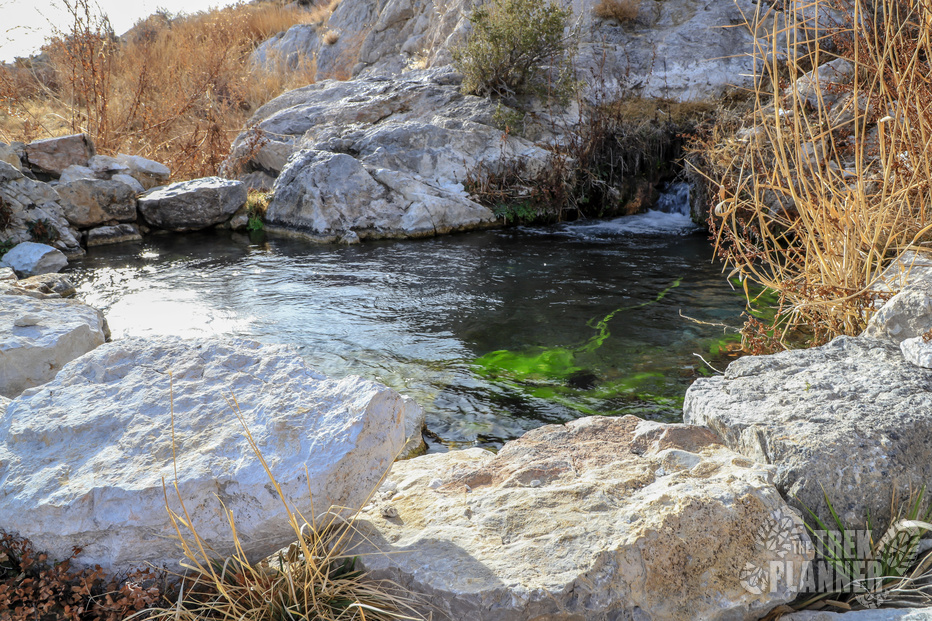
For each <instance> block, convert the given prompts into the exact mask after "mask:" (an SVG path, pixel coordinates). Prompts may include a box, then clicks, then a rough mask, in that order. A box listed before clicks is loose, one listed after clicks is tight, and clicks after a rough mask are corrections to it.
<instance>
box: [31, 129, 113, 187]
mask: <svg viewBox="0 0 932 621" xmlns="http://www.w3.org/2000/svg"><path fill="white" fill-rule="evenodd" d="M25 152H26V164H27V165H28V166H29V168H30V169H32V171H33V172H35V173H38V174H44V175H49V176H51V177H55V178H58V177H60V176H61V174H62V172H64V170H65V169H66V168H68V167H69V166H72V165H78V166H85V165H87V161H88V160H89V159H91V157H93V156H94V154H95V153H96V150H95V148H94V143H93V141H92V140H91V139H90V137H89V136H87V135H86V134H73V135H71V136H60V137H57V138H46V139H45V140H36V141H35V142H30V143H29V144H27V145H26V147H25Z"/></svg>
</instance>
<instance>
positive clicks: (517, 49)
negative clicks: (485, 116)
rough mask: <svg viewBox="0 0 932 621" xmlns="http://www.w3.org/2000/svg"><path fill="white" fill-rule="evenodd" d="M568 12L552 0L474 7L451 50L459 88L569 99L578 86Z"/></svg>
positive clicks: (509, 0)
mask: <svg viewBox="0 0 932 621" xmlns="http://www.w3.org/2000/svg"><path fill="white" fill-rule="evenodd" d="M572 15H573V11H572V9H570V8H563V7H561V6H560V5H559V4H558V3H557V2H555V1H553V0H491V2H489V3H487V4H483V5H481V6H478V7H476V8H475V9H474V10H473V12H472V13H471V14H470V16H469V21H470V23H471V24H472V32H471V33H470V35H469V37H468V39H467V41H466V42H465V43H464V44H463V45H460V46H457V47H454V48H453V50H452V54H453V63H454V65H455V66H456V68H457V69H458V70H459V71H460V72H461V73H462V74H463V91H464V92H466V93H470V94H474V95H485V96H489V95H494V96H497V97H502V98H511V99H513V98H521V97H526V96H544V97H547V98H556V99H558V100H560V101H563V102H565V101H566V100H568V99H569V98H570V97H572V95H573V93H574V92H575V88H576V80H575V75H574V71H573V67H572V63H571V59H572V56H573V54H574V52H575V50H576V46H577V41H576V35H575V33H574V32H573V31H572V28H571V24H570V19H571V17H572Z"/></svg>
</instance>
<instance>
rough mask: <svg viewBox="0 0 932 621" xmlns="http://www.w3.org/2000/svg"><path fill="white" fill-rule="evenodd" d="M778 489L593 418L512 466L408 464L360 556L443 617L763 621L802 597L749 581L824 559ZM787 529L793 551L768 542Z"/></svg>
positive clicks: (710, 456) (706, 441) (545, 433)
mask: <svg viewBox="0 0 932 621" xmlns="http://www.w3.org/2000/svg"><path fill="white" fill-rule="evenodd" d="M769 479H770V472H769V471H768V469H766V468H764V467H761V466H759V465H757V464H754V463H752V462H751V461H750V460H748V459H745V458H742V457H740V456H738V455H736V454H735V453H733V452H731V451H729V450H727V449H726V448H724V447H723V446H721V445H720V444H719V443H718V439H717V438H716V437H715V435H714V434H712V433H711V432H709V431H708V430H707V429H702V428H698V427H691V426H687V425H664V424H659V423H654V422H648V421H643V420H641V419H638V418H636V417H634V416H626V417H623V418H610V417H592V418H584V419H580V420H576V421H573V422H571V423H568V424H567V425H565V426H563V425H548V426H546V427H542V428H539V429H535V430H533V431H530V432H528V433H527V434H526V435H525V436H523V437H522V438H520V439H518V440H515V441H513V442H509V443H508V444H506V445H505V446H504V447H502V449H501V450H500V451H499V453H498V454H497V455H495V454H493V453H491V452H488V451H485V450H482V449H469V450H463V451H451V452H449V453H442V454H432V455H425V456H423V457H416V458H414V459H411V460H408V461H403V462H397V463H396V464H395V465H394V466H393V468H392V472H391V475H390V476H389V479H388V480H387V481H386V483H385V484H384V485H383V486H382V488H381V489H380V490H379V492H378V493H377V494H376V496H375V498H374V502H373V504H372V505H370V506H369V507H367V508H366V510H365V511H364V512H363V513H362V516H361V520H360V521H359V522H358V523H357V526H358V529H359V539H360V540H357V543H358V546H356V547H354V548H352V551H351V553H352V554H354V555H355V554H359V557H358V558H359V562H360V563H361V564H363V565H364V567H365V570H366V571H367V572H368V573H369V574H370V575H371V576H372V577H375V578H388V579H390V580H393V581H394V582H395V583H397V584H399V585H401V586H402V587H403V588H404V589H406V590H409V591H412V592H414V593H416V594H419V595H421V596H422V597H423V601H424V602H425V603H428V604H430V609H429V610H425V611H424V612H425V613H427V612H431V613H433V615H434V618H443V619H446V618H449V619H470V620H474V621H481V620H485V619H488V620H494V621H511V620H521V619H548V620H552V621H559V620H566V621H571V620H577V619H589V620H593V621H598V620H608V619H644V620H647V619H663V620H681V619H757V618H759V617H760V616H763V614H765V613H766V612H767V611H768V610H770V609H771V608H773V607H774V606H776V605H778V604H780V603H781V602H786V601H788V600H791V599H793V597H794V595H795V593H796V590H795V587H790V586H789V585H787V584H786V583H785V581H783V580H782V579H780V578H779V577H778V576H777V575H776V574H770V573H769V571H768V575H767V576H765V577H764V580H765V582H762V583H759V584H756V585H754V586H745V585H743V584H742V580H745V579H746V577H747V575H748V574H747V573H743V571H745V570H747V569H748V568H763V567H767V568H769V567H770V561H771V560H774V561H776V560H777V558H778V554H785V557H784V558H783V561H785V562H787V563H792V564H796V563H798V564H799V566H800V567H802V565H803V564H804V563H805V562H806V561H807V560H809V559H810V558H811V557H812V553H813V551H812V548H811V544H810V543H809V539H808V536H807V535H806V534H805V531H804V529H803V527H802V522H801V520H800V519H799V517H798V516H797V515H795V514H794V513H793V512H792V511H791V510H789V508H788V507H787V506H786V504H785V503H784V502H783V500H782V499H781V498H780V495H779V494H778V493H777V491H776V489H774V487H773V486H772V484H771V483H770V481H769ZM775 515H778V516H781V518H783V519H784V520H785V523H784V525H785V526H787V527H788V531H787V534H788V535H790V539H792V540H793V542H794V543H793V545H790V546H788V547H787V548H786V549H783V548H780V549H769V550H768V549H767V546H765V545H764V543H765V542H763V541H758V539H759V535H758V529H763V530H766V529H767V528H769V525H770V524H771V523H773V520H774V516H775ZM362 538H365V541H361V539H362ZM783 561H779V562H783ZM797 575H798V574H797ZM771 579H772V580H773V581H772V583H771V582H769V580H771ZM752 591H753V592H752ZM425 607H426V606H425Z"/></svg>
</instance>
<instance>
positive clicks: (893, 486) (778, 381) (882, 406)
mask: <svg viewBox="0 0 932 621" xmlns="http://www.w3.org/2000/svg"><path fill="white" fill-rule="evenodd" d="M683 413H684V414H683V418H684V420H685V421H686V422H688V423H691V424H694V425H705V426H707V427H709V428H710V429H712V430H714V431H716V432H717V433H719V434H720V435H721V436H722V438H724V440H725V443H726V444H727V445H728V446H729V447H731V448H732V449H734V450H736V451H738V452H740V453H742V454H744V455H747V456H748V457H749V458H751V459H754V460H756V461H759V462H761V463H767V464H773V465H774V466H775V467H776V479H775V481H776V485H777V487H778V489H779V490H780V492H781V493H782V494H783V495H784V496H785V497H786V498H793V499H797V498H798V499H799V501H801V502H802V503H803V504H804V505H805V506H807V507H809V508H810V509H812V510H813V511H815V512H816V513H818V514H819V515H820V516H822V518H823V519H826V520H827V521H828V523H833V522H832V520H831V517H830V516H829V514H828V510H827V506H826V504H825V500H824V497H823V488H824V490H825V492H826V493H827V494H828V497H829V499H830V500H831V502H832V504H833V506H834V507H835V509H836V510H837V512H838V514H839V515H840V516H841V517H842V518H843V519H844V520H845V523H846V524H848V525H850V526H851V527H852V528H862V527H863V526H864V524H865V518H866V516H867V513H868V512H870V516H871V518H872V520H873V522H874V524H875V527H876V528H879V529H882V528H883V527H884V525H885V524H886V523H887V521H888V520H889V519H890V504H891V498H892V497H893V495H894V493H895V494H896V496H897V498H899V499H901V500H902V499H905V498H909V496H910V493H911V491H915V490H918V489H920V487H921V486H922V485H926V484H928V482H929V481H932V460H930V459H929V455H930V454H932V371H929V370H925V369H920V368H917V367H915V366H913V365H911V364H909V363H908V362H907V361H906V360H904V359H903V356H902V354H901V352H900V348H899V347H897V345H895V344H894V343H892V342H890V341H887V340H877V339H872V338H865V337H858V338H853V337H844V336H843V337H838V338H836V339H835V340H834V341H832V342H831V343H829V344H827V345H824V346H822V347H816V348H812V349H806V350H794V351H787V352H781V353H779V354H774V355H771V356H747V357H744V358H741V359H739V360H737V361H735V362H733V363H731V364H730V365H729V366H728V369H727V370H726V372H725V374H724V375H723V376H718V377H713V378H705V379H699V380H696V382H695V383H694V384H693V385H692V386H690V388H689V390H688V391H687V392H686V399H685V403H684V406H683ZM793 502H794V503H795V501H793ZM796 506H800V505H799V504H797V505H796Z"/></svg>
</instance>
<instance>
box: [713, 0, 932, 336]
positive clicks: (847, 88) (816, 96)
mask: <svg viewBox="0 0 932 621" xmlns="http://www.w3.org/2000/svg"><path fill="white" fill-rule="evenodd" d="M821 3H822V0H814V1H813V2H809V3H807V7H809V8H811V9H812V10H818V8H819V6H820V4H821ZM761 6H762V7H763V6H764V5H761ZM865 6H866V5H864V4H863V3H859V2H851V3H848V4H844V3H839V4H837V5H833V6H832V8H834V9H837V10H840V11H842V12H843V13H844V15H845V17H846V19H844V20H842V23H841V24H840V25H839V26H838V27H837V28H835V29H834V30H832V31H831V32H830V35H829V36H830V37H831V40H832V43H833V44H834V47H835V49H837V55H838V56H840V57H842V58H845V59H847V60H848V61H850V62H851V63H852V64H853V65H854V67H855V69H854V71H853V72H852V73H851V75H850V77H849V78H847V79H845V80H841V79H839V80H835V82H836V84H834V85H832V86H830V87H828V88H825V89H821V90H818V91H809V90H807V89H806V88H805V84H804V83H802V82H798V81H797V78H799V77H801V76H802V75H803V74H804V73H805V72H806V71H807V70H809V68H810V67H813V66H819V65H822V64H824V63H825V62H827V61H830V60H832V59H833V57H834V56H829V55H828V54H826V53H824V52H820V51H819V50H812V49H810V48H808V47H807V46H805V45H802V42H800V41H798V40H797V39H796V36H797V33H798V32H800V31H801V28H800V29H798V28H797V27H798V26H802V24H801V23H800V22H799V21H798V20H795V19H794V18H793V15H795V14H794V13H792V12H788V14H787V21H788V23H786V24H785V26H784V27H783V28H782V29H780V27H779V26H777V25H775V26H774V27H773V28H772V29H771V31H770V32H769V33H768V34H767V36H764V37H761V38H759V39H758V41H757V44H758V54H757V56H758V63H759V65H758V66H759V68H760V72H761V73H762V74H763V75H764V79H763V80H761V83H760V86H759V87H758V88H757V90H756V92H755V93H754V110H753V112H752V113H751V114H750V115H749V116H748V118H747V119H746V121H745V127H744V129H743V130H741V131H740V132H738V133H736V134H733V135H730V136H719V137H718V139H717V140H715V141H713V143H712V144H711V145H706V146H707V147H708V148H707V157H706V160H707V162H708V163H709V168H708V170H709V171H710V173H709V177H710V179H712V180H713V182H714V183H715V185H716V186H717V188H718V196H717V200H716V201H715V202H716V203H717V205H716V206H715V208H714V212H713V213H714V215H712V216H711V218H710V226H711V228H712V230H713V232H714V234H715V238H716V247H717V249H718V252H719V254H720V256H722V258H724V260H725V261H726V263H727V264H728V266H730V267H731V268H732V269H733V271H732V275H733V276H735V275H736V276H738V277H740V279H741V280H742V281H743V282H744V283H745V290H746V291H747V283H748V282H749V281H750V282H753V283H757V284H759V285H762V286H764V287H766V288H768V289H770V290H773V291H775V292H777V293H778V294H779V304H778V308H777V313H776V317H775V320H774V322H773V323H772V324H770V325H756V326H748V327H749V328H750V329H751V332H754V333H757V336H762V335H764V336H766V337H767V338H769V339H771V341H772V342H771V344H772V345H774V346H776V347H780V346H782V344H783V342H784V339H785V338H786V336H787V335H788V334H790V333H791V332H793V331H795V330H796V329H801V330H803V331H805V332H806V333H807V334H808V338H809V340H810V342H811V343H813V344H815V343H820V342H824V341H826V340H828V339H830V338H832V337H834V336H836V335H839V334H849V335H856V334H859V333H860V332H861V331H862V330H863V328H864V327H865V325H866V323H867V320H868V319H869V318H870V316H871V314H872V313H873V311H874V309H875V308H876V305H877V303H878V302H879V301H882V300H883V299H884V298H885V297H886V296H888V295H889V294H888V293H886V292H885V291H883V287H880V286H878V285H879V283H880V276H881V273H882V272H883V269H884V267H885V265H886V263H887V262H888V261H889V260H890V259H891V258H893V257H895V256H897V255H898V254H899V253H901V252H903V251H904V250H906V249H907V248H914V249H915V248H918V249H922V248H924V247H927V246H928V242H929V240H930V238H929V231H930V222H932V220H930V215H932V213H930V207H929V205H930V204H932V149H930V146H932V115H929V113H928V111H929V109H930V106H932V82H929V80H928V76H929V75H930V74H932V36H930V30H929V29H928V28H927V27H926V25H927V24H929V23H930V20H932V7H930V6H929V5H928V4H926V3H923V2H920V1H918V0H879V1H878V2H877V3H875V4H872V5H871V6H870V8H869V9H868V8H865ZM761 10H762V11H763V10H764V9H763V8H762V9H761ZM775 23H779V22H775ZM784 37H785V39H786V41H787V45H786V46H785V47H783V48H782V49H781V48H779V47H778V46H776V45H774V44H775V42H778V41H780V40H781V39H782V38H784ZM772 46H773V47H776V48H777V52H778V53H774V54H771V53H770V52H769V50H770V49H771V47H772ZM783 52H785V59H782V60H781V56H782V54H783ZM820 72H825V73H823V75H828V73H827V72H826V70H825V68H824V67H823V68H822V69H820ZM807 95H808V97H807ZM751 332H748V333H747V334H746V336H753V334H751Z"/></svg>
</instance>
